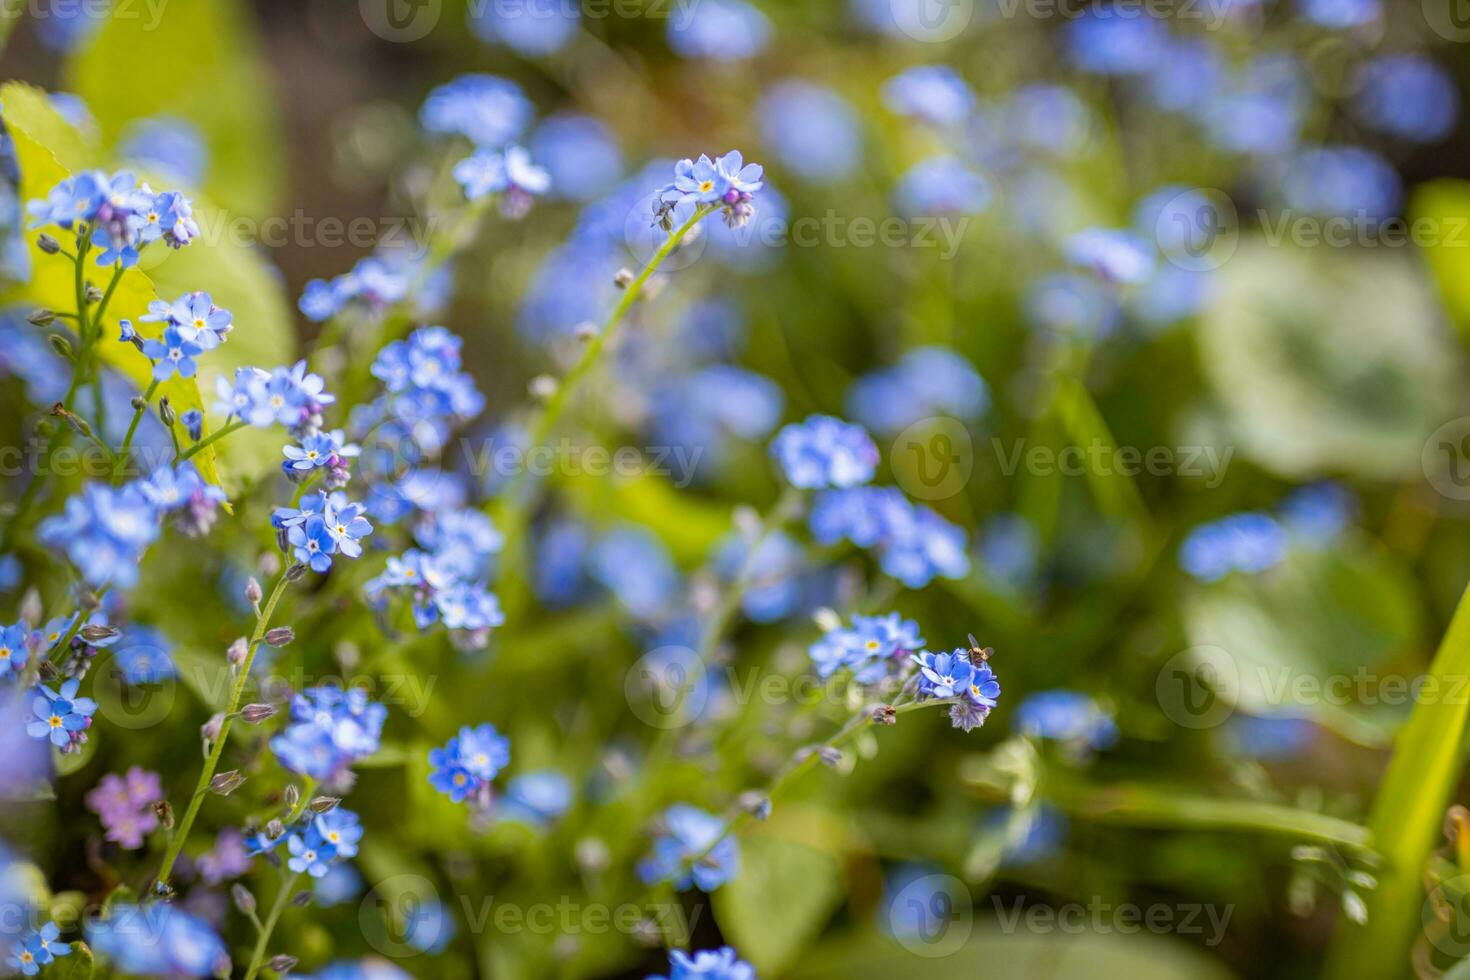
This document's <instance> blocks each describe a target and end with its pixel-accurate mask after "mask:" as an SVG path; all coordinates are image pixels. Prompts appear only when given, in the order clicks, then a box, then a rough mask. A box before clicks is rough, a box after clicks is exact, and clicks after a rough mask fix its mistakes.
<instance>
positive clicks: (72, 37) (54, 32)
mask: <svg viewBox="0 0 1470 980" xmlns="http://www.w3.org/2000/svg"><path fill="white" fill-rule="evenodd" d="M31 10H32V12H33V14H34V15H35V20H36V37H37V38H39V39H40V41H41V43H42V44H44V45H45V46H46V47H48V48H50V49H51V50H52V51H71V50H72V49H73V48H76V47H78V46H80V45H81V44H82V43H83V42H84V41H86V40H88V39H89V38H91V37H92V35H93V34H95V33H97V30H98V29H99V28H101V26H102V24H103V23H104V22H105V21H106V20H107V18H108V17H109V16H111V14H112V11H111V9H110V8H109V6H108V5H107V4H99V3H94V2H89V0H50V2H49V3H45V4H41V5H40V6H38V7H32V8H31Z"/></svg>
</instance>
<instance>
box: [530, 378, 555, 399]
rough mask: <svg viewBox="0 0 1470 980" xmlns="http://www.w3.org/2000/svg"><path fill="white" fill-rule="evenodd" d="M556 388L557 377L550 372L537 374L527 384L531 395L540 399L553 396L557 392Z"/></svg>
mask: <svg viewBox="0 0 1470 980" xmlns="http://www.w3.org/2000/svg"><path fill="white" fill-rule="evenodd" d="M556 389H557V383H556V379H555V378H553V377H552V376H551V375H549V374H538V375H536V377H534V378H532V379H531V383H530V384H529V385H527V386H526V390H527V391H528V392H530V394H531V397H532V398H535V399H537V400H539V401H546V400H547V399H548V398H551V397H552V396H553V395H555V394H556Z"/></svg>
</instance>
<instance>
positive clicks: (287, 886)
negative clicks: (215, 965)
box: [245, 871, 301, 980]
mask: <svg viewBox="0 0 1470 980" xmlns="http://www.w3.org/2000/svg"><path fill="white" fill-rule="evenodd" d="M299 877H301V875H300V874H299V873H298V872H294V871H293V872H291V874H290V875H289V876H288V877H286V878H283V879H281V890H280V891H278V892H276V900H275V901H274V902H272V903H271V910H270V914H269V915H267V916H266V917H265V927H264V928H262V929H261V930H260V935H259V936H258V937H256V940H255V952H253V953H252V954H251V955H250V966H249V967H248V968H247V969H246V970H245V980H255V975H256V974H257V973H259V972H260V965H261V962H262V961H263V960H264V959H265V947H266V945H267V944H268V943H269V942H270V941H271V933H273V932H275V931H276V923H277V922H279V921H281V913H282V912H284V911H285V910H286V903H287V902H288V901H290V899H291V889H292V888H294V887H295V886H296V879H297V878H299Z"/></svg>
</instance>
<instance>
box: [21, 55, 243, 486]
mask: <svg viewBox="0 0 1470 980" xmlns="http://www.w3.org/2000/svg"><path fill="white" fill-rule="evenodd" d="M0 105H3V106H4V111H5V125H6V127H7V128H8V129H9V131H10V134H11V137H12V138H13V139H14V141H15V155H16V159H17V160H18V161H19V163H20V198H21V200H23V201H29V200H31V199H33V198H38V197H43V196H45V194H46V193H47V192H48V191H50V190H51V188H52V187H54V186H56V185H57V184H58V183H60V182H61V181H62V180H65V179H66V178H67V177H69V176H71V174H72V172H73V170H72V168H76V169H81V167H82V165H83V164H84V159H83V158H84V156H85V154H86V150H85V146H84V145H83V144H82V143H81V141H80V139H79V138H78V137H77V134H76V131H75V130H73V129H71V127H70V126H68V125H67V124H66V122H65V121H64V120H62V118H61V116H60V115H58V114H57V112H56V110H55V109H53V108H52V107H51V104H50V101H49V100H48V99H47V98H46V94H45V93H44V92H42V91H40V90H39V89H37V88H34V87H32V86H30V85H25V84H23V83H20V82H8V83H6V84H5V85H4V86H3V87H0ZM47 140H49V141H50V142H46V141H47ZM53 143H54V144H55V145H56V147H58V148H59V153H60V156H58V153H57V152H53V150H52V149H51V145H52V144H53ZM62 157H64V158H65V162H63V159H62ZM68 164H69V166H68ZM45 230H46V229H36V230H34V231H28V232H26V242H27V244H28V245H29V246H30V258H31V268H32V269H33V270H34V273H33V275H32V278H31V282H30V283H29V284H28V285H27V286H26V287H25V288H24V290H23V291H22V293H21V297H22V298H23V299H24V300H26V301H27V302H29V303H30V304H31V305H33V306H44V307H48V308H50V309H53V310H74V309H75V308H76V299H75V289H74V287H73V281H72V277H73V266H72V265H71V263H70V262H69V261H67V260H66V259H65V258H64V257H62V256H55V255H47V254H45V253H44V252H42V251H41V250H40V248H39V247H38V246H37V245H36V240H37V238H39V236H40V235H41V234H42V232H43V231H45ZM50 231H53V232H54V231H56V229H54V228H52V229H50ZM154 247H155V248H159V247H161V246H154ZM190 247H195V246H190ZM87 275H88V278H89V279H90V280H91V281H93V282H98V283H100V284H101V285H103V286H104V287H105V285H106V283H107V281H108V280H109V279H110V277H111V272H110V271H109V270H108V269H104V268H102V267H100V266H96V265H93V266H92V267H91V268H89V269H88V271H87ZM158 298H159V297H158V291H157V290H156V289H155V288H154V285H153V282H152V280H150V279H149V278H148V276H147V275H146V274H144V273H143V272H142V271H140V270H139V269H137V268H133V269H129V270H127V271H126V272H124V273H123V275H122V279H121V280H120V281H119V283H118V287H117V290H116V292H115V294H114V295H113V298H112V303H111V305H110V306H109V307H108V309H107V314H106V317H105V318H104V322H103V323H102V324H101V330H102V334H101V339H100V340H99V342H98V355H99V356H100V357H101V358H102V360H103V361H104V362H106V363H107V364H110V365H111V366H112V367H114V368H116V369H117V370H118V371H119V372H120V373H122V374H123V375H124V376H125V377H127V378H129V379H131V380H132V381H133V383H134V384H135V385H137V386H138V388H139V389H140V390H141V389H143V388H146V387H147V386H148V383H149V381H150V379H151V376H150V370H149V365H148V361H147V360H146V359H145V358H143V357H142V356H141V355H139V353H138V351H137V350H136V349H135V348H134V347H133V346H132V345H131V344H124V343H122V342H120V341H119V340H118V339H117V338H118V329H119V328H118V319H119V318H120V317H136V316H137V314H138V312H140V311H142V310H145V309H147V307H148V304H149V303H150V302H152V301H153V300H155V299H158ZM58 322H63V321H58ZM135 326H136V328H137V330H138V332H139V333H140V334H142V335H143V336H145V337H157V336H160V335H161V334H162V331H161V330H160V329H159V324H156V323H137V324H135ZM158 395H159V397H167V398H168V399H169V401H170V402H171V403H172V404H173V406H174V409H175V410H176V411H177V412H178V413H179V414H181V415H182V414H183V413H184V412H186V411H188V410H190V409H200V410H201V411H202V410H203V408H204V404H203V401H202V400H201V398H200V395H199V384H198V382H197V380H196V379H193V378H188V379H185V378H180V377H178V376H177V375H175V376H173V377H171V378H169V379H168V380H167V381H165V382H164V383H163V384H161V385H159V387H158ZM193 458H194V462H195V464H196V465H197V466H198V469H199V473H200V475H201V476H203V477H204V479H206V480H208V481H209V482H210V483H215V484H218V483H219V474H218V472H217V470H216V468H215V461H216V457H215V453H214V449H213V448H212V447H210V448H206V449H205V450H204V451H203V452H200V453H197V454H196V455H195V456H194V457H193Z"/></svg>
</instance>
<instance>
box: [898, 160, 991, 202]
mask: <svg viewBox="0 0 1470 980" xmlns="http://www.w3.org/2000/svg"><path fill="white" fill-rule="evenodd" d="M990 199H991V192H990V183H989V182H988V181H987V180H986V179H985V178H984V177H982V176H980V174H978V173H976V172H975V171H974V170H973V169H971V168H970V166H969V164H967V163H965V162H964V161H963V160H961V159H960V158H959V157H954V156H948V155H940V156H933V157H929V158H928V159H927V160H921V161H919V162H918V163H916V164H914V165H913V166H912V167H910V168H909V169H908V170H906V171H904V173H903V175H902V176H901V177H899V178H898V183H897V184H895V185H894V188H893V205H894V208H895V209H896V210H897V211H899V212H900V213H901V214H904V215H907V216H908V217H931V216H934V215H941V214H975V213H976V212H979V211H984V210H985V209H986V208H987V207H989V206H990Z"/></svg>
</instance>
